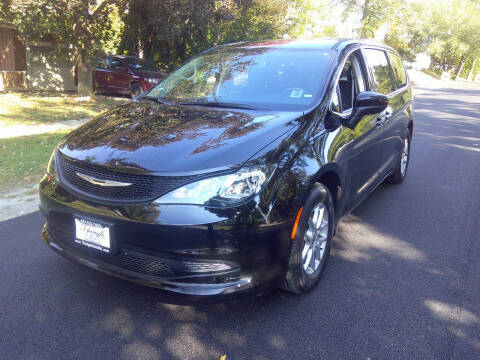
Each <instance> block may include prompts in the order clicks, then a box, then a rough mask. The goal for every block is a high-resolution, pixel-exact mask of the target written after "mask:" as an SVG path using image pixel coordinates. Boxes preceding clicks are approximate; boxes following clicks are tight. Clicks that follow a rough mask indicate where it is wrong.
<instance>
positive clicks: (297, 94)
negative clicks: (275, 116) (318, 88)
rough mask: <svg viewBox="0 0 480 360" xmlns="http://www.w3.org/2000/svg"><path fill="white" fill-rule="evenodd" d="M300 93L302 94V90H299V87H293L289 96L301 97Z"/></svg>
mask: <svg viewBox="0 0 480 360" xmlns="http://www.w3.org/2000/svg"><path fill="white" fill-rule="evenodd" d="M302 94H303V90H301V89H294V90H292V92H291V93H290V97H291V98H299V97H302Z"/></svg>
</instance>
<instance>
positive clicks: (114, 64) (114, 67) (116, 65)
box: [110, 59, 122, 71]
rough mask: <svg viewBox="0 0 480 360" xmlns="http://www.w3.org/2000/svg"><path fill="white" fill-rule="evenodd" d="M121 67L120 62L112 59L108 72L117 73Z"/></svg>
mask: <svg viewBox="0 0 480 360" xmlns="http://www.w3.org/2000/svg"><path fill="white" fill-rule="evenodd" d="M121 67H122V63H121V62H120V61H118V60H117V59H112V62H111V63H110V70H112V71H119V70H120V68H121Z"/></svg>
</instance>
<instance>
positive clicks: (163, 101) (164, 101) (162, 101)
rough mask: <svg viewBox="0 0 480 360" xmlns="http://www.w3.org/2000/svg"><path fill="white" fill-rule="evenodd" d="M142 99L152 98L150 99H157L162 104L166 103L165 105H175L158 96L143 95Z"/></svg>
mask: <svg viewBox="0 0 480 360" xmlns="http://www.w3.org/2000/svg"><path fill="white" fill-rule="evenodd" d="M142 99H145V100H150V101H155V102H157V103H160V104H165V105H174V104H173V103H171V102H169V101H166V100H162V99H160V98H158V97H156V96H143V97H142V98H141V99H140V100H142Z"/></svg>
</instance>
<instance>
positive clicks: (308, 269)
mask: <svg viewBox="0 0 480 360" xmlns="http://www.w3.org/2000/svg"><path fill="white" fill-rule="evenodd" d="M328 220H329V219H328V210H327V208H326V207H325V205H324V204H322V203H320V204H318V205H316V206H315V207H314V208H313V210H312V212H311V213H310V216H309V217H308V224H307V230H306V231H305V236H304V245H303V249H302V268H303V271H304V272H305V273H306V274H307V275H313V274H314V273H315V272H316V271H317V270H319V267H320V264H321V262H322V259H323V256H324V254H325V249H326V247H327V238H328V227H329V224H328Z"/></svg>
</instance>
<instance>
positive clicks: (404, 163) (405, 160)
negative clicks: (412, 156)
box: [400, 138, 409, 177]
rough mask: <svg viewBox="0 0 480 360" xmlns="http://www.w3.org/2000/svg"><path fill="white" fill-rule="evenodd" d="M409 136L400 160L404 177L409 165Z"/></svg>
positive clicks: (405, 141)
mask: <svg viewBox="0 0 480 360" xmlns="http://www.w3.org/2000/svg"><path fill="white" fill-rule="evenodd" d="M408 150H409V149H408V138H406V139H405V140H404V142H403V149H402V157H401V160H400V172H401V174H402V177H403V176H405V173H406V171H407V165H408Z"/></svg>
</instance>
